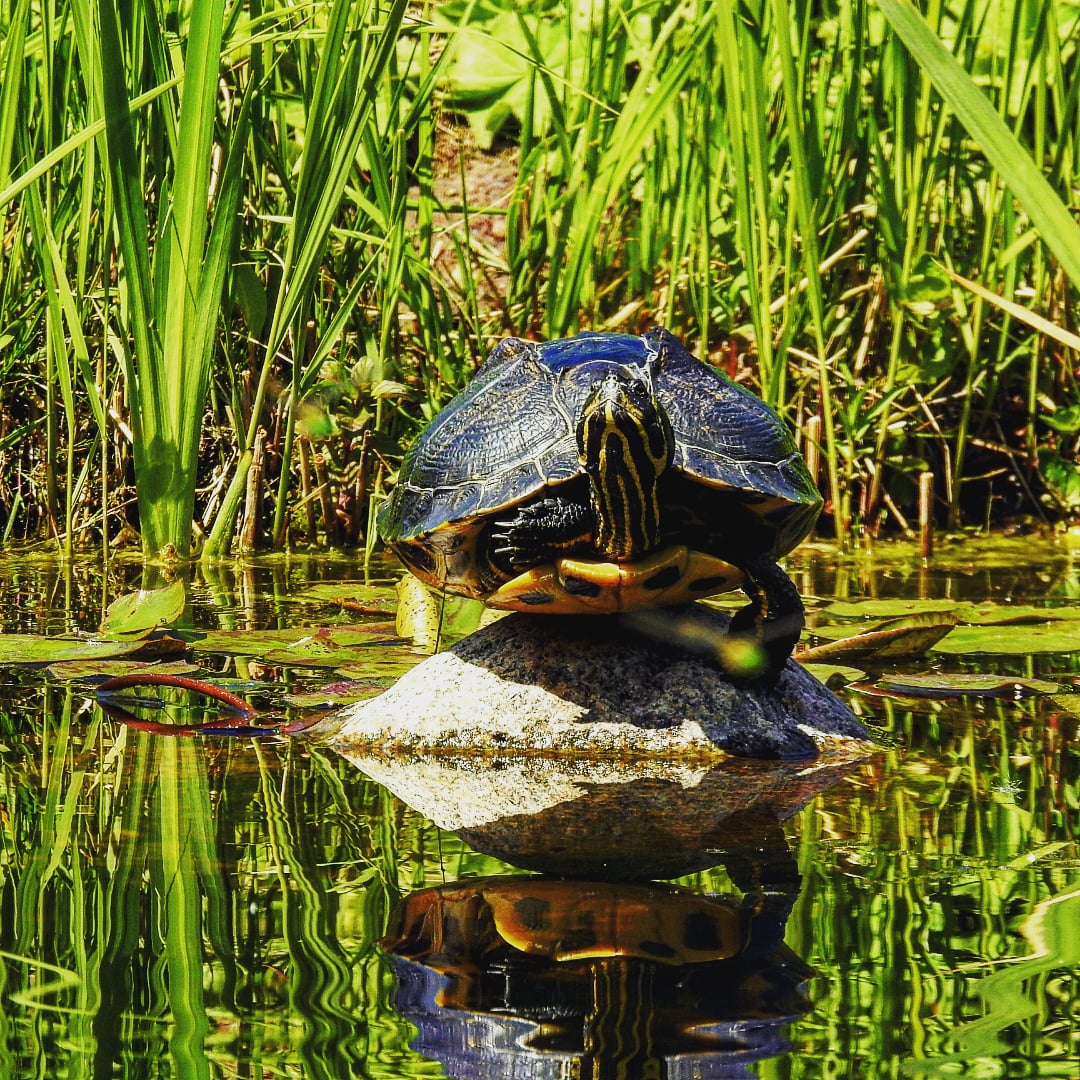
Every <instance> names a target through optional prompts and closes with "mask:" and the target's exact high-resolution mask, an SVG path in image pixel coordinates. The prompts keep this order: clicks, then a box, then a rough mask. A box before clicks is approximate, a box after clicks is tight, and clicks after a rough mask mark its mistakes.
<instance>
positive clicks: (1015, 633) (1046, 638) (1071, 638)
mask: <svg viewBox="0 0 1080 1080" xmlns="http://www.w3.org/2000/svg"><path fill="white" fill-rule="evenodd" d="M934 652H938V653H944V654H946V655H950V656H966V655H973V654H976V653H989V654H992V655H995V656H1025V655H1028V654H1030V653H1075V652H1080V629H1078V628H1077V627H1076V626H1071V625H1069V624H1068V623H1064V624H1062V623H1057V624H1052V625H1050V626H1013V625H1004V626H1003V625H997V626H958V627H957V628H956V629H955V630H954V631H953V632H952V633H951V634H949V636H948V637H947V638H944V639H943V640H942V641H939V642H938V643H937V644H936V645H935V646H934Z"/></svg>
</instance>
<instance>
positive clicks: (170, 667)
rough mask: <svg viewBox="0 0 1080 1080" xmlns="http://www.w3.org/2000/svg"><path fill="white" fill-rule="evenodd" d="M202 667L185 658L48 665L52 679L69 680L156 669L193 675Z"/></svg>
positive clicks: (74, 661)
mask: <svg viewBox="0 0 1080 1080" xmlns="http://www.w3.org/2000/svg"><path fill="white" fill-rule="evenodd" d="M201 670H202V669H201V668H200V667H199V665H198V664H192V663H190V662H189V661H187V660H172V661H169V662H167V663H164V664H162V663H159V662H157V661H152V660H62V661H60V662H59V663H56V664H52V665H51V666H50V667H49V674H50V675H51V676H52V677H53V678H54V679H59V680H60V681H62V682H69V681H71V680H73V679H94V678H113V677H115V676H118V675H127V674H129V673H131V672H136V671H156V672H160V673H161V674H165V675H193V674H195V673H196V672H198V671H201Z"/></svg>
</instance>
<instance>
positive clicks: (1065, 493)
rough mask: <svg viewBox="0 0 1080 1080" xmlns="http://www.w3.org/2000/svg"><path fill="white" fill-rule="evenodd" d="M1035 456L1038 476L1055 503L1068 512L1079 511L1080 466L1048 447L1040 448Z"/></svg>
mask: <svg viewBox="0 0 1080 1080" xmlns="http://www.w3.org/2000/svg"><path fill="white" fill-rule="evenodd" d="M1037 455H1038V461H1039V475H1040V476H1041V477H1042V479H1043V482H1044V483H1045V484H1046V486H1047V487H1048V488H1049V489H1050V491H1051V492H1052V493H1053V495H1054V498H1055V499H1056V500H1057V502H1058V503H1059V504H1060V505H1061V507H1062V508H1063V509H1064V510H1066V511H1069V512H1072V511H1074V510H1078V509H1080V464H1077V463H1076V462H1075V461H1070V460H1069V459H1068V458H1065V457H1063V456H1062V455H1061V454H1060V453H1058V451H1057V450H1052V449H1050V448H1049V447H1044V446H1040V447H1039V449H1038V451H1037Z"/></svg>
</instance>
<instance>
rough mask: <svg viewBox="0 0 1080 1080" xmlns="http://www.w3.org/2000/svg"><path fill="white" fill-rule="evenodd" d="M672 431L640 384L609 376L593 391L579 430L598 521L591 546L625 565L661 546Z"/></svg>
mask: <svg viewBox="0 0 1080 1080" xmlns="http://www.w3.org/2000/svg"><path fill="white" fill-rule="evenodd" d="M673 449H674V441H673V437H672V434H671V426H670V424H669V423H668V420H667V417H666V416H665V415H664V412H663V409H662V408H660V406H659V404H658V403H657V401H656V399H655V397H654V396H653V394H652V390H651V388H650V387H649V386H648V385H647V384H646V382H645V381H644V380H641V379H631V378H629V377H627V376H625V375H620V374H611V375H607V376H605V377H604V378H603V379H600V380H599V381H598V382H597V383H596V384H595V385H594V386H593V388H592V390H591V392H590V394H589V397H588V399H587V400H586V402H585V405H584V408H583V409H582V414H581V420H580V422H579V425H578V454H579V457H580V460H581V463H582V466H583V467H584V469H585V472H586V474H587V475H588V477H589V500H590V503H591V505H592V509H593V513H594V514H595V517H596V531H595V535H594V538H593V546H594V547H596V548H597V549H598V550H599V552H600V553H601V554H602V555H603V556H604V557H605V558H608V559H611V560H613V561H615V562H627V561H630V560H632V559H637V558H640V557H641V556H642V555H643V554H645V553H647V552H649V551H652V550H653V549H654V548H656V547H658V546H659V544H660V537H661V521H660V492H659V485H660V478H661V476H662V475H663V473H664V471H665V470H666V469H667V467H668V465H669V464H670V462H671V456H672V452H673Z"/></svg>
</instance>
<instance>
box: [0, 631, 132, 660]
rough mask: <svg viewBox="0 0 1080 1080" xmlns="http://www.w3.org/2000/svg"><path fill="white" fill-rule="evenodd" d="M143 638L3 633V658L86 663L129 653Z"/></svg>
mask: <svg viewBox="0 0 1080 1080" xmlns="http://www.w3.org/2000/svg"><path fill="white" fill-rule="evenodd" d="M141 647H142V642H141V641H98V640H96V639H95V640H90V639H87V638H73V637H43V636H42V635H40V634H0V657H2V658H3V663H4V664H5V666H11V665H12V664H55V663H58V662H59V661H61V660H85V661H87V662H89V661H92V660H96V659H104V658H105V657H111V656H129V655H131V654H132V653H136V652H138V651H139V649H140V648H141Z"/></svg>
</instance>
